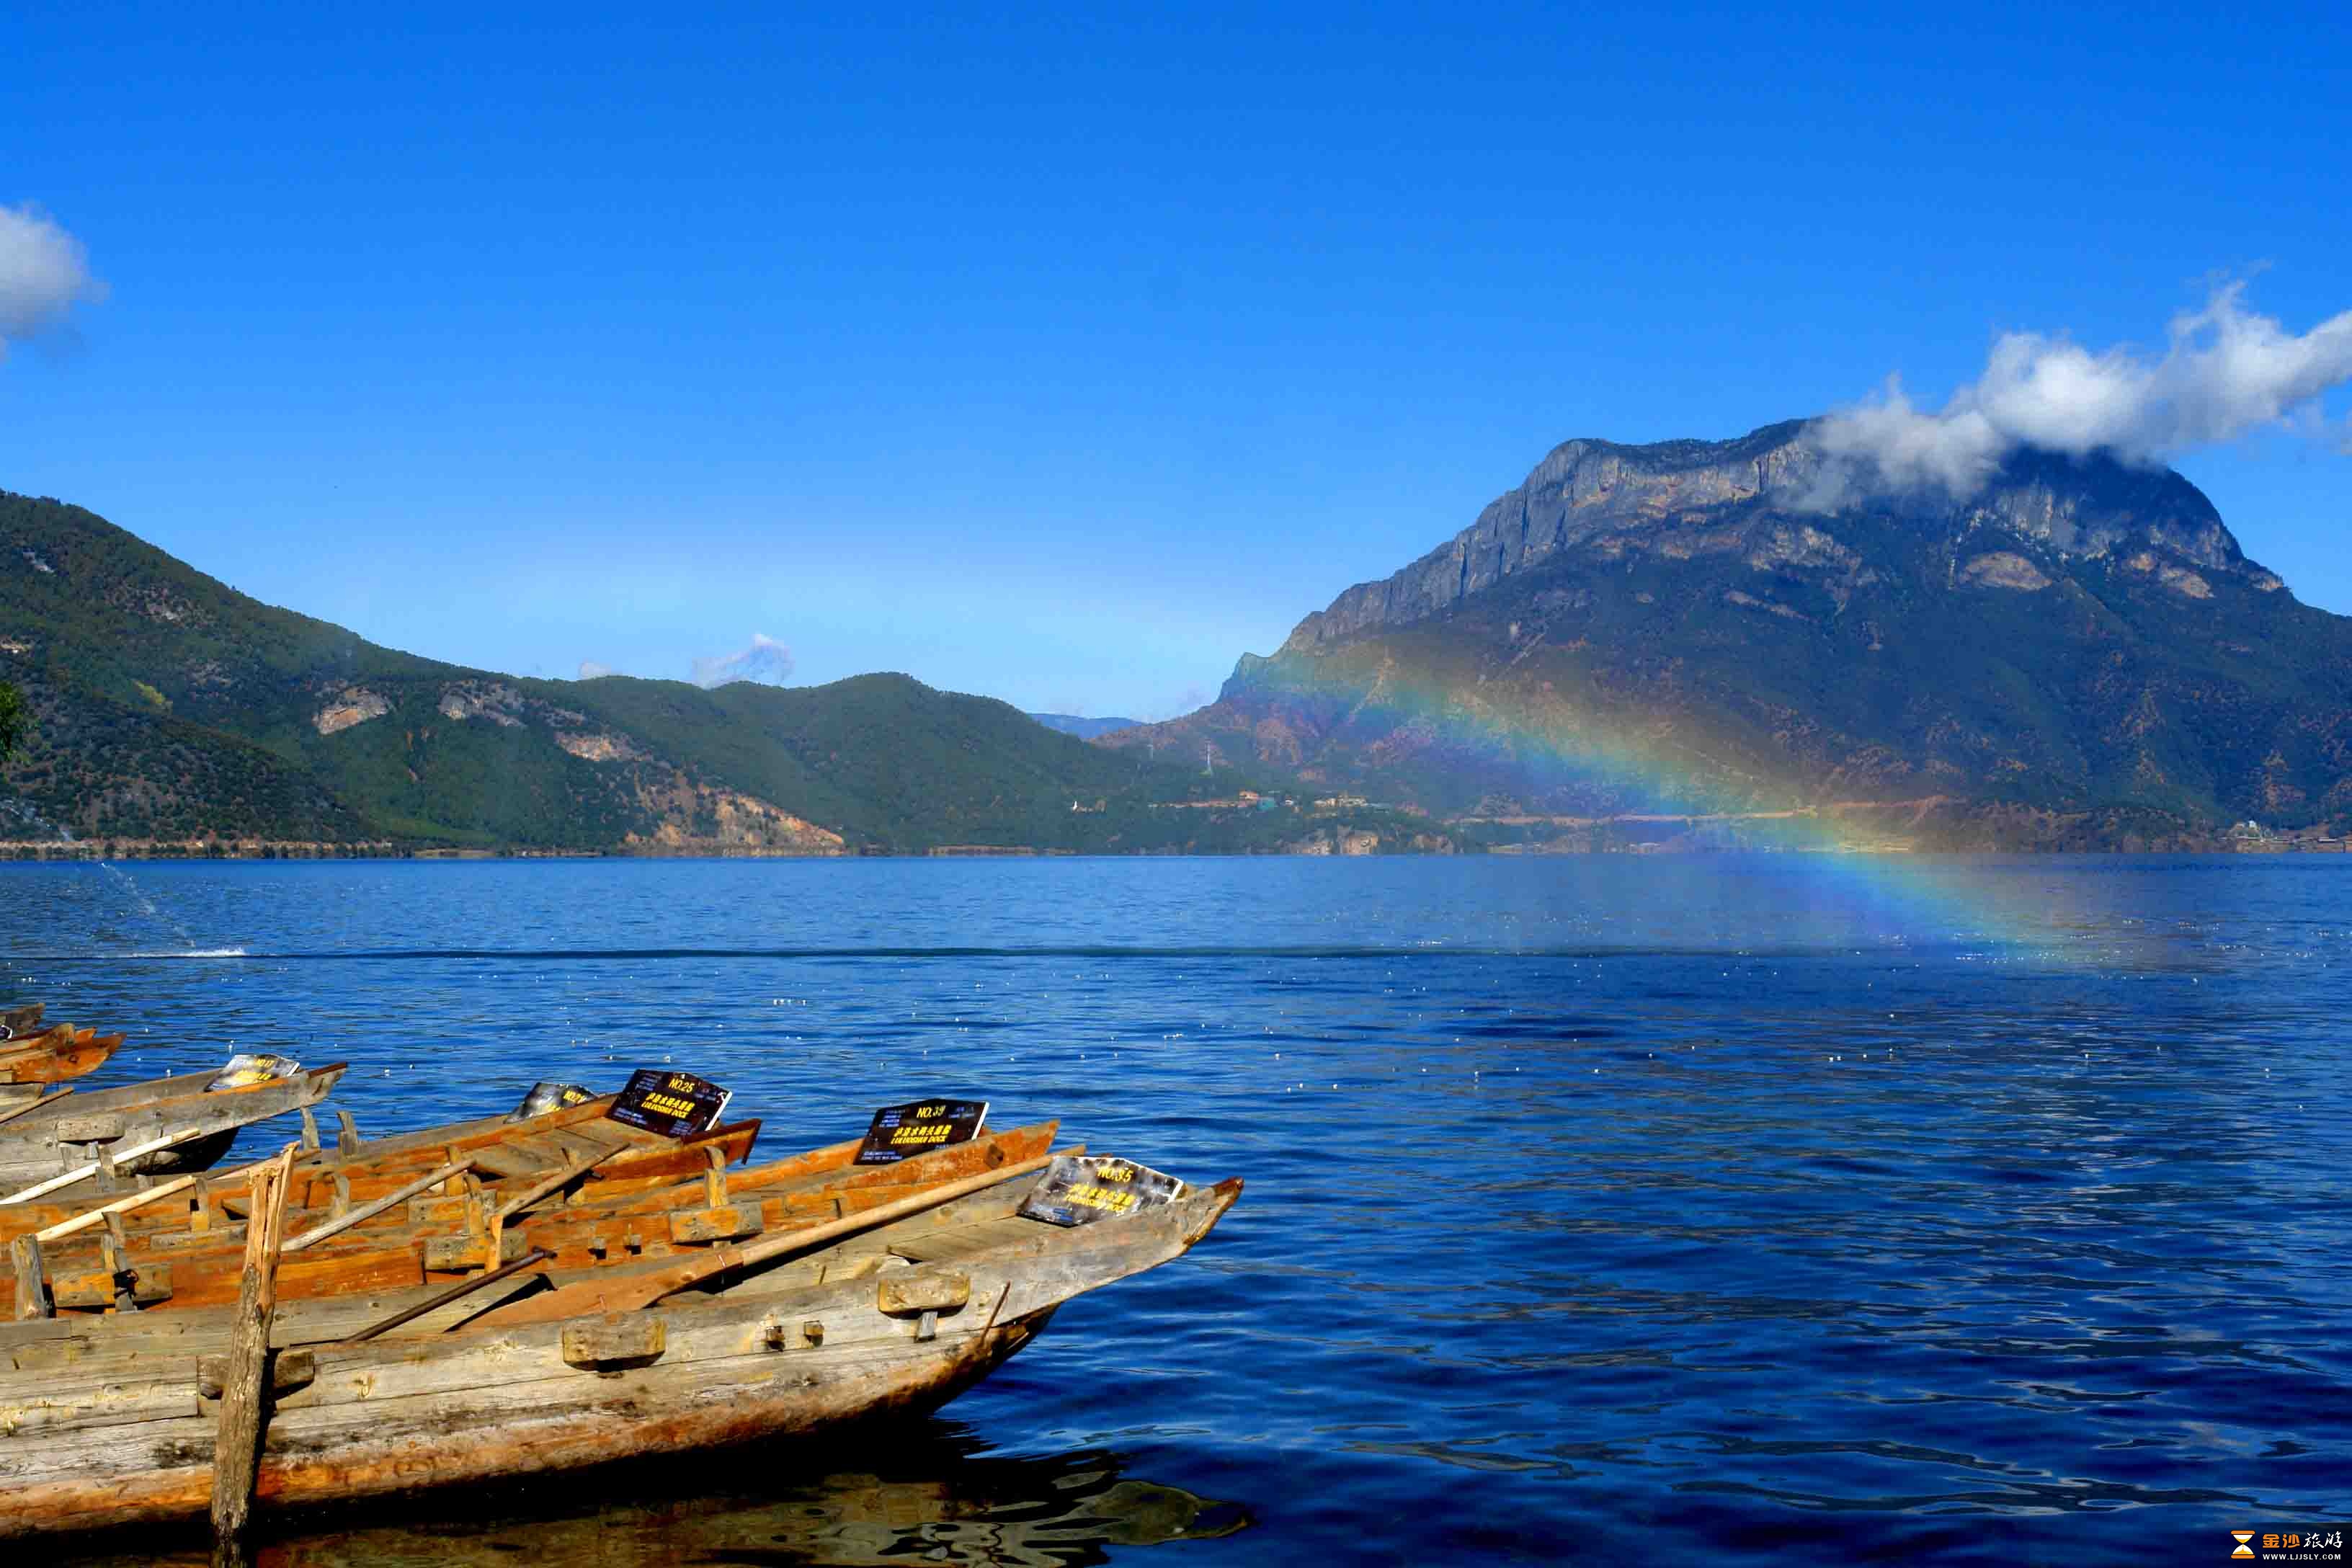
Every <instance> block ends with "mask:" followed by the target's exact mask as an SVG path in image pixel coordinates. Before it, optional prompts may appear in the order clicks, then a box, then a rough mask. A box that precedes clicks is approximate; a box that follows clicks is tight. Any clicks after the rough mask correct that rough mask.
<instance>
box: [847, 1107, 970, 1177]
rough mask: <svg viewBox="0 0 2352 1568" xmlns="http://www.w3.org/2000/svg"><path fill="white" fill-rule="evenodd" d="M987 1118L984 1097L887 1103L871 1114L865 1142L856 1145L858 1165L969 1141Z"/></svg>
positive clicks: (893, 1161) (882, 1162)
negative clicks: (897, 1103)
mask: <svg viewBox="0 0 2352 1568" xmlns="http://www.w3.org/2000/svg"><path fill="white" fill-rule="evenodd" d="M987 1120H988V1102H987V1101H986V1100H916V1101H915V1102H914V1103H913V1104H911V1105H886V1106H884V1107H883V1108H882V1109H881V1110H877V1111H876V1112H875V1113H874V1125H873V1126H871V1127H869V1128H867V1129H866V1142H863V1143H861V1144H859V1145H858V1148H857V1161H856V1163H858V1164H861V1165H895V1164H897V1163H898V1162H899V1161H901V1160H903V1159H905V1158H906V1157H907V1156H908V1155H909V1154H924V1153H929V1152H930V1151H931V1150H933V1149H944V1148H947V1147H948V1146H949V1145H950V1144H952V1143H969V1142H971V1141H972V1140H973V1139H975V1138H977V1137H979V1136H980V1124H981V1123H982V1122H983V1121H987Z"/></svg>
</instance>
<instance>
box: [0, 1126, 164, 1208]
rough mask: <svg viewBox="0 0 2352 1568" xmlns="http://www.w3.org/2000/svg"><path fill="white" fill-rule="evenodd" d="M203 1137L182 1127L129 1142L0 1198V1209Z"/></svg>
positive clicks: (29, 1200)
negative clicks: (125, 1146)
mask: <svg viewBox="0 0 2352 1568" xmlns="http://www.w3.org/2000/svg"><path fill="white" fill-rule="evenodd" d="M204 1135H205V1130H204V1129H203V1128H201V1127H183V1128H181V1129H180V1130H179V1131H176V1132H166V1133H164V1134H163V1135H162V1136H161V1137H156V1138H150V1139H148V1140H147V1141H146V1142H143V1143H133V1144H132V1145H131V1147H130V1148H128V1149H125V1150H123V1151H122V1152H120V1153H117V1154H112V1155H111V1156H110V1158H108V1159H106V1160H102V1161H101V1160H92V1161H91V1162H90V1163H89V1164H87V1165H79V1166H76V1167H75V1168H74V1169H72V1170H70V1171H68V1172H66V1173H64V1174H62V1175H57V1176H51V1177H50V1178H49V1179H48V1180H47V1181H46V1182H36V1183H34V1184H32V1185H31V1186H29V1187H26V1188H25V1189H24V1190H23V1191H22V1192H17V1193H11V1194H8V1195H7V1196H6V1197H5V1198H0V1206H5V1205H10V1204H21V1203H29V1202H31V1201H32V1200H33V1199H35V1198H37V1197H41V1196H44V1195H46V1194H49V1193H54V1192H57V1191H58V1190H59V1189H60V1188H63V1187H69V1186H72V1185H73V1184H75V1183H76V1182H79V1181H83V1180H86V1179H87V1178H89V1177H91V1176H94V1175H96V1174H98V1172H99V1168H100V1166H101V1165H107V1164H121V1163H122V1162H123V1161H125V1160H130V1159H135V1158H136V1157H138V1156H139V1155H141V1154H152V1153H154V1152H156V1151H157V1150H159V1149H169V1148H172V1147H173V1146H174V1145H177V1144H181V1143H186V1142H192V1141H193V1140H194V1139H198V1138H201V1137H203V1136H204Z"/></svg>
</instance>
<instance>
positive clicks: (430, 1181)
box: [278, 1160, 474, 1252]
mask: <svg viewBox="0 0 2352 1568" xmlns="http://www.w3.org/2000/svg"><path fill="white" fill-rule="evenodd" d="M473 1168H474V1163H473V1162H472V1161H471V1160H458V1161H456V1162H454V1163H450V1164H446V1165H444V1166H442V1167H441V1168H440V1169H439V1170H437V1171H433V1172H429V1173H426V1174H425V1175H422V1176H419V1177H417V1178H416V1180H415V1181H413V1182H410V1183H408V1184H406V1185H405V1186H400V1187H395V1188H394V1189H393V1190H392V1191H391V1192H388V1193H386V1194H383V1196H382V1197H380V1198H378V1199H376V1200H375V1201H374V1202H373V1203H367V1204H362V1205H360V1206H359V1207H358V1208H355V1209H353V1210H352V1212H351V1213H349V1214H347V1215H337V1216H336V1217H335V1218H333V1219H331V1220H329V1221H327V1222H326V1223H325V1224H324V1225H314V1226H311V1227H310V1229H308V1230H306V1231H304V1232H303V1233H302V1234H301V1235H299V1236H298V1237H295V1238H294V1239H293V1240H291V1241H289V1242H288V1243H287V1244H286V1245H285V1246H283V1247H279V1248H278V1251H280V1252H300V1251H302V1250H304V1249H305V1248H307V1247H316V1246H318V1245H319V1243H320V1242H322V1241H324V1240H326V1239H327V1238H328V1237H331V1236H341V1234H342V1233H343V1232H345V1231H347V1230H349V1229H351V1228H352V1226H355V1225H362V1224H364V1223H366V1222H367V1221H369V1220H372V1219H373V1218H375V1216H376V1215H380V1214H382V1213H383V1211H384V1210H386V1209H388V1208H393V1207H396V1206H397V1205H401V1204H404V1203H406V1202H407V1201H408V1200H409V1199H411V1198H413V1197H415V1195H416V1194H419V1193H421V1192H423V1191H424V1190H425V1188H427V1187H430V1186H436V1185H438V1184H441V1183H443V1182H446V1181H447V1180H448V1179H449V1178H450V1177H452V1176H458V1175H463V1174H464V1173H467V1171H470V1170H472V1169H473Z"/></svg>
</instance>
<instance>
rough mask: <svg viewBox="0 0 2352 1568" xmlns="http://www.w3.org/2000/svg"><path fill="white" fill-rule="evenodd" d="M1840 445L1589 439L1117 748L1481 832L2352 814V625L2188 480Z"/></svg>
mask: <svg viewBox="0 0 2352 1568" xmlns="http://www.w3.org/2000/svg"><path fill="white" fill-rule="evenodd" d="M1824 463H1825V459H1823V458H1822V456H1821V454H1820V453H1819V452H1817V451H1816V450H1814V449H1813V448H1812V447H1811V445H1810V444H1809V443H1808V442H1807V440H1806V438H1805V427H1804V426H1803V425H1802V423H1801V422H1799V423H1790V424H1786V425H1780V426H1769V427H1767V428H1765V429H1762V430H1759V431H1757V432H1755V433H1754V434H1752V435H1750V436H1748V437H1742V438H1740V439H1738V440H1735V441H1725V442H1705V441H1677V442H1668V443H1664V444H1661V445H1657V446H1650V447H1626V446H1620V445H1616V444H1614V443H1611V442H1605V441H1572V442H1570V443H1568V444H1567V445H1565V446H1563V447H1559V448H1558V449H1556V450H1555V451H1553V452H1552V453H1551V454H1550V455H1549V457H1547V458H1545V459H1544V461H1543V462H1542V463H1541V464H1540V465H1538V468H1536V469H1535V471H1534V472H1533V473H1531V474H1530V475H1529V476H1528V479H1527V481H1526V482H1525V483H1524V484H1522V485H1521V486H1520V487H1519V488H1517V489H1513V490H1511V491H1509V492H1508V493H1507V494H1505V495H1504V496H1502V497H1501V498H1500V499H1498V500H1496V501H1495V502H1494V503H1493V504H1492V505H1490V506H1489V507H1487V508H1486V510H1485V511H1484V512H1483V513H1482V514H1481V515H1480V516H1479V518H1478V519H1477V520H1476V521H1475V522H1474V523H1473V524H1472V525H1471V526H1470V527H1468V528H1466V529H1465V530H1464V531H1462V532H1460V533H1459V534H1457V535H1455V536H1454V538H1453V539H1451V540H1449V541H1447V542H1445V543H1444V544H1442V545H1440V546H1439V547H1438V548H1437V549H1435V550H1434V551H1433V552H1430V553H1429V554H1428V555H1426V556H1424V557H1423V558H1422V559H1421V560H1420V561H1417V562H1415V563H1412V564H1411V565H1409V566H1406V567H1404V568H1403V569H1402V570H1401V571H1399V572H1397V573H1396V574H1393V575H1391V576H1390V577H1388V578H1385V579H1383V580H1381V581H1379V582H1373V583H1365V584H1358V585H1357V586H1355V587H1352V588H1349V589H1348V590H1347V591H1346V592H1345V593H1343V594H1341V595H1339V598H1338V599H1336V600H1335V601H1333V603H1332V604H1331V605H1330V606H1329V607H1328V608H1327V609H1325V610H1322V611H1319V612H1317V613H1316V614H1314V615H1310V616H1307V618H1306V619H1305V620H1304V621H1302V622H1301V623H1300V624H1299V626H1298V627H1297V630H1296V631H1294V632H1293V633H1292V634H1291V636H1290V637H1289V639H1288V640H1287V641H1286V642H1285V643H1284V645H1283V646H1282V647H1281V648H1280V649H1279V650H1278V651H1277V652H1276V653H1275V654H1274V655H1273V656H1272V657H1271V658H1252V657H1248V656H1244V658H1242V660H1241V663H1240V666H1239V667H1238V668H1236V670H1235V671H1234V676H1233V678H1232V679H1230V680H1229V681H1228V682H1227V683H1226V685H1225V688H1224V690H1223V693H1222V695H1221V697H1220V699H1219V700H1218V701H1217V702H1216V703H1214V704H1213V705H1212V706H1211V707H1209V708H1207V709H1204V710H1201V711H1200V712H1198V713H1195V714H1192V715H1191V716H1189V717H1187V718H1185V719H1182V720H1178V721H1173V722H1171V723H1170V724H1165V725H1153V726H1146V727H1144V728H1142V729H1139V730H1131V731H1124V732H1122V733H1120V734H1118V735H1115V736H1112V737H1109V738H1108V740H1107V741H1106V742H1105V743H1106V744H1108V745H1112V746H1118V747H1122V748H1128V749H1132V748H1134V747H1137V746H1139V745H1143V744H1145V743H1147V742H1157V743H1158V745H1159V747H1160V750H1162V751H1166V750H1169V749H1171V748H1181V747H1189V748H1191V749H1192V750H1193V751H1195V752H1197V751H1198V750H1199V749H1200V748H1201V747H1202V746H1203V745H1211V746H1214V747H1216V748H1217V749H1218V750H1219V752H1221V753H1222V754H1223V755H1225V756H1228V757H1230V758H1233V759H1235V760H1238V761H1256V762H1259V763H1263V764H1265V765H1269V766H1279V767H1283V768H1287V769H1292V770H1296V771H1297V772H1298V773H1300V774H1301V775H1302V776H1304V777H1306V778H1307V779H1310V780H1320V781H1323V787H1325V788H1328V789H1349V790H1356V791H1360V792H1362V793H1364V794H1366V795H1370V796H1372V797H1373V798H1376V799H1385V800H1389V801H1392V802H1399V803H1412V804H1416V805H1421V806H1423V807H1425V808H1427V809H1429V810H1431V811H1432V812H1433V813H1436V814H1439V815H1444V816H1465V815H1466V816H1478V817H1481V818H1485V819H1487V820H1508V819H1517V820H1521V821H1525V820H1527V819H1529V818H1542V817H1545V816H1611V815H1618V816H1622V815H1627V814H1641V813H1669V812H1679V813H1694V814H1696V813H1718V814H1743V813H1748V814H1752V813H1760V812H1769V811H1786V810H1791V809H1793V810H1798V811H1801V812H1809V813H1816V814H1820V813H1828V812H1833V811H1844V812H1866V811H1870V810H1875V811H1876V812H1877V813H1878V814H1879V817H1880V819H1881V820H1882V821H1885V822H1895V823H1898V824H1900V825H1902V826H1904V828H1905V832H1904V833H1903V834H1902V835H1900V836H1901V837H1908V838H1909V839H1911V840H1912V841H1914V842H1918V843H1922V844H1930V845H1932V844H1952V845H1967V846H1972V847H1983V846H1988V845H2013V846H2019V847H2025V846H2038V845H2069V846H2073V845H2083V846H2087V845H2094V844H2105V845H2131V844H2162V843H2183V842H2196V841H2198V840H2199V838H2200V836H2204V837H2206V838H2207V839H2208V840H2210V836H2211V835H2213V834H2215V833H2217V832H2219V831H2221V830H2224V829H2226V828H2227V827H2228V826H2229V825H2231V824H2232V823H2237V822H2240V821H2242V820H2244V819H2247V818H2253V819H2257V820H2259V821H2260V822H2261V823H2262V824H2263V825H2264V826H2266V827H2273V828H2281V829H2306V830H2311V831H2318V830H2321V829H2326V828H2333V829H2334V830H2336V831H2337V832H2341V831H2343V830H2344V829H2345V828H2346V827H2347V826H2352V620H2347V619H2346V618H2344V617H2341V616H2333V615H2329V614H2327V613H2326V612H2325V611H2322V610H2317V609H2315V608H2312V607H2311V606H2309V605H2303V604H2300V603H2298V602H2296V600H2295V598H2294V595H2293V594H2291V593H2290V592H2288V591H2287V589H2286V586H2285V584H2283V583H2281V582H2280V580H2279V579H2278V578H2277V577H2276V576H2274V575H2273V574H2271V573H2269V572H2266V571H2264V570H2263V568H2262V567H2260V566H2259V565H2256V564H2255V563H2252V562H2251V561H2249V560H2247V559H2246V557H2245V556H2244V554H2243V553H2242V552H2241V550H2240V549H2239V546H2238V543H2237V541H2236V540H2235V539H2234V538H2232V537H2231V533H2230V531H2229V530H2228V529H2227V528H2226V527H2224V526H2223V524H2222V521H2221V517H2220V515H2219V514H2218V513H2217V512H2216V511H2215V510H2214V508H2213V506H2212V503H2211V502H2210V500H2208V499H2207V498H2206V497H2205V496H2204V495H2203V494H2201V493H2200V491H2199V490H2198V489H2197V488H2196V487H2195V486H2193V485H2191V484H2190V483H2189V481H2188V480H2186V479H2182V478H2181V477H2180V476H2179V474H2177V473H2173V472H2170V471H2168V470H2166V469H2161V468H2135V467H2130V466H2127V465H2124V464H2121V463H2117V462H2115V461H2112V460H2109V459H2107V458H2089V459H2073V458H2062V457H2056V456H2053V455H2049V454H2043V453H2035V452H2021V453H2019V454H2017V455H2015V456H2013V457H2012V458H2010V459H2009V461H2008V462H2007V464H2006V466H2005V467H2004V468H2001V469H2000V471H1999V472H1998V473H1996V474H1993V475H1991V476H1990V478H1989V479H1988V481H1987V482H1986V484H1985V485H1984V486H1983V487H1982V488H1981V489H1979V490H1978V491H1976V492H1975V493H1973V494H1971V495H1969V496H1967V497H1964V498H1957V499H1956V498H1954V497H1952V496H1950V495H1947V494H1943V493H1940V492H1937V493H1919V492H1913V493H1902V494H1889V493H1880V492H1876V491H1873V490H1870V489H1857V488H1854V487H1851V486H1841V485H1840V484H1839V483H1838V480H1839V479H1840V477H1841V476H1839V475H1838V474H1837V473H1835V472H1833V471H1831V470H1829V469H1826V468H1825V467H1824Z"/></svg>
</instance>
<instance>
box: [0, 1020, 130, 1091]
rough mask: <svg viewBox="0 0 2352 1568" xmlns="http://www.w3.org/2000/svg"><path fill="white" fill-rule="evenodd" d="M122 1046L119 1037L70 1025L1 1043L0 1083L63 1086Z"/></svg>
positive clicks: (97, 1064) (60, 1025)
mask: <svg viewBox="0 0 2352 1568" xmlns="http://www.w3.org/2000/svg"><path fill="white" fill-rule="evenodd" d="M121 1046H122V1037H121V1035H101V1034H100V1033H99V1032H98V1031H97V1030H96V1029H77V1028H76V1027H74V1026H72V1025H71V1024H59V1025H58V1026H56V1027H55V1028H52V1029H47V1030H43V1031H42V1032H40V1033H38V1034H34V1035H19V1036H17V1037H15V1038H13V1039H9V1040H0V1083H9V1084H16V1083H62V1082H63V1081H65V1080H66V1079H69V1078H79V1077H80V1076H81V1075H82V1074H84V1073H86V1072H89V1070H90V1069H91V1068H96V1067H98V1066H99V1065H100V1063H102V1062H104V1061H105V1060H106V1059H107V1058H110V1057H111V1056H113V1055H114V1053H115V1052H116V1051H117V1050H119V1049H121Z"/></svg>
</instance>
